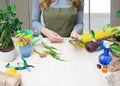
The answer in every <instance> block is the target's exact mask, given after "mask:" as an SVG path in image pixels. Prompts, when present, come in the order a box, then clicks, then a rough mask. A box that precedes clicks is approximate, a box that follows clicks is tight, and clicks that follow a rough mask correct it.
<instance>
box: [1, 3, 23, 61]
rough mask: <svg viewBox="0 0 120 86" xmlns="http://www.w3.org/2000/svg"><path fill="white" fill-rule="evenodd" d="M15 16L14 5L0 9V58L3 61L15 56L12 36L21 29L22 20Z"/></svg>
mask: <svg viewBox="0 0 120 86" xmlns="http://www.w3.org/2000/svg"><path fill="white" fill-rule="evenodd" d="M15 16H16V6H15V5H7V6H6V7H5V9H3V10H0V58H1V59H3V60H5V61H12V60H13V59H15V57H16V55H15V47H14V42H13V40H12V36H14V35H15V34H16V32H17V31H19V30H21V28H22V27H21V25H22V22H21V21H19V19H18V18H16V17H15Z"/></svg>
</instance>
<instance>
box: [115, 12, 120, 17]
mask: <svg viewBox="0 0 120 86" xmlns="http://www.w3.org/2000/svg"><path fill="white" fill-rule="evenodd" d="M116 15H117V17H119V18H120V10H118V11H117V12H116Z"/></svg>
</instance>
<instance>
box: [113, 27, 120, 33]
mask: <svg viewBox="0 0 120 86" xmlns="http://www.w3.org/2000/svg"><path fill="white" fill-rule="evenodd" d="M111 32H113V33H115V34H118V33H120V28H115V29H113V30H112V31H111Z"/></svg>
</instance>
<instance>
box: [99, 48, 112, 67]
mask: <svg viewBox="0 0 120 86" xmlns="http://www.w3.org/2000/svg"><path fill="white" fill-rule="evenodd" d="M111 61H112V57H111V56H110V55H109V48H105V49H104V53H103V54H101V55H100V56H99V62H100V64H101V65H103V66H107V65H109V64H110V62H111Z"/></svg>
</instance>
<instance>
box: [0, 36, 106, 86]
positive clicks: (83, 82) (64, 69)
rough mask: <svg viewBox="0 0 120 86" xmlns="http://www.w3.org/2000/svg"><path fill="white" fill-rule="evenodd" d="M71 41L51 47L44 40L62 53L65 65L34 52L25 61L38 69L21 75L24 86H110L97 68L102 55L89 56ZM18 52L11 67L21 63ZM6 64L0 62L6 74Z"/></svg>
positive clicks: (65, 40) (65, 39) (90, 54)
mask: <svg viewBox="0 0 120 86" xmlns="http://www.w3.org/2000/svg"><path fill="white" fill-rule="evenodd" d="M68 41H69V38H64V42H63V43H50V42H49V41H48V40H47V39H45V38H44V39H43V42H45V43H46V44H47V45H51V46H54V47H56V48H57V49H59V52H60V53H61V55H60V57H61V59H64V60H66V61H58V60H56V59H54V58H52V57H51V56H49V55H48V56H47V57H45V58H40V57H39V55H38V54H37V53H35V52H33V51H32V54H31V56H30V57H29V58H26V60H27V62H28V63H29V64H31V65H34V66H35V68H31V72H28V71H27V70H22V71H19V72H21V74H22V82H23V86H108V84H107V81H106V79H105V76H106V74H103V73H101V71H100V70H99V69H97V68H96V64H97V63H98V56H99V55H100V54H101V53H102V51H100V52H94V53H89V52H87V51H86V50H85V49H83V48H80V47H79V48H76V47H75V46H73V45H71V44H70V43H69V42H68ZM16 50H17V58H16V59H15V60H14V61H13V62H10V64H11V65H16V63H17V62H22V61H21V59H20V52H19V49H18V47H16ZM6 64H7V63H6V62H3V61H1V60H0V69H1V70H2V71H4V70H5V68H4V66H5V65H6Z"/></svg>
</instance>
